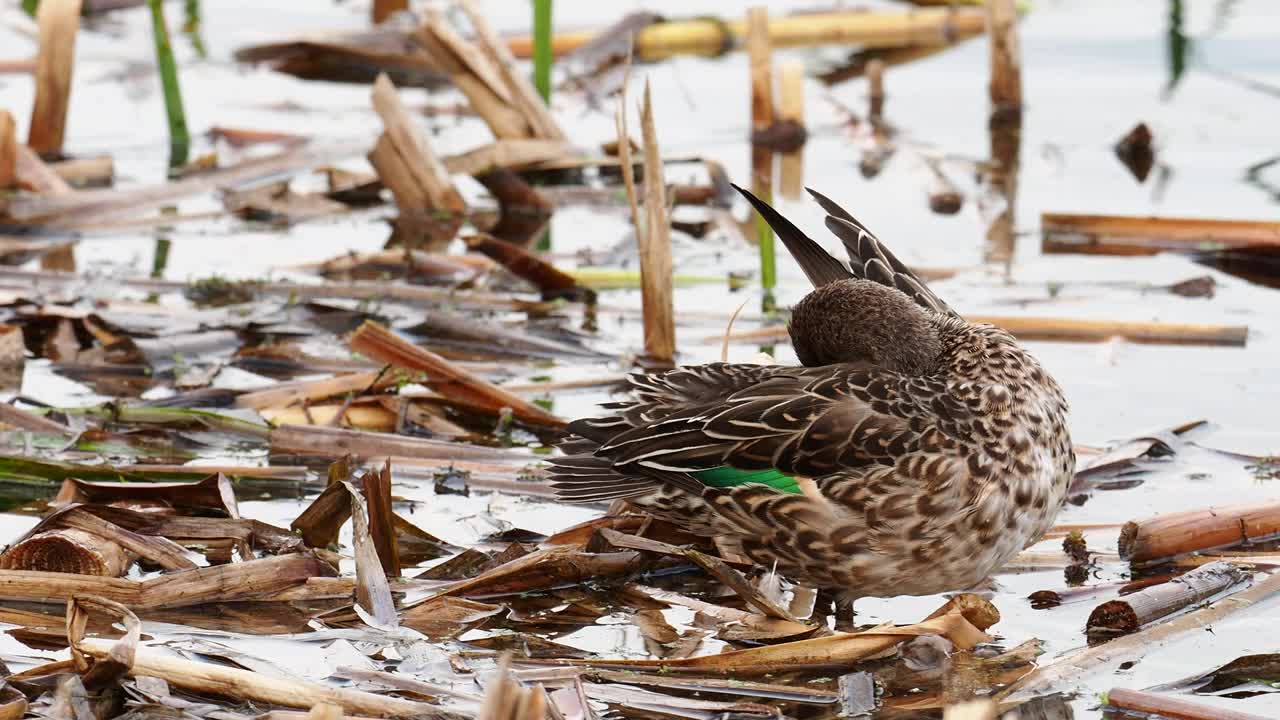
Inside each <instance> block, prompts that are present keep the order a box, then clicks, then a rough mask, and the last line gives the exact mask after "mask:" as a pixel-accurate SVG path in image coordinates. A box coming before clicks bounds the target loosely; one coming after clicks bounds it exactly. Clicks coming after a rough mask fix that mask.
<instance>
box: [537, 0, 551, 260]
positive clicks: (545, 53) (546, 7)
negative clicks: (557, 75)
mask: <svg viewBox="0 0 1280 720" xmlns="http://www.w3.org/2000/svg"><path fill="white" fill-rule="evenodd" d="M552 60H553V58H552V57H551V0H533V86H534V87H535V88H537V89H538V94H539V95H541V96H542V101H543V102H545V103H547V104H548V105H550V104H551V64H552ZM534 249H535V250H538V251H539V252H549V251H550V250H551V227H550V225H548V226H547V229H546V231H545V232H543V233H542V235H541V236H540V237H539V238H538V241H537V242H536V243H535V244H534Z"/></svg>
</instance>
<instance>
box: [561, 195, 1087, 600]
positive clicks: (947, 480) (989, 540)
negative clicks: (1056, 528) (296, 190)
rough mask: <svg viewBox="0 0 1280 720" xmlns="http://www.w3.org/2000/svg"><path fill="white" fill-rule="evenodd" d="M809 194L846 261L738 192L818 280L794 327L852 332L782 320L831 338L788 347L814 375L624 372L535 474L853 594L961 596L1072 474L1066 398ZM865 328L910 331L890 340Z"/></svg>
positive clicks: (1047, 507) (1015, 545)
mask: <svg viewBox="0 0 1280 720" xmlns="http://www.w3.org/2000/svg"><path fill="white" fill-rule="evenodd" d="M744 194H746V193H744ZM814 195H815V197H816V198H818V200H819V202H821V203H822V204H823V206H824V207H825V208H826V209H827V211H828V213H829V214H830V217H829V218H828V221H827V224H828V227H830V228H831V229H832V231H833V232H835V234H836V235H837V236H839V237H840V238H841V239H842V240H843V241H844V242H845V246H846V248H847V249H848V250H849V252H850V257H851V262H850V265H849V266H848V267H847V268H845V266H844V265H843V263H840V262H839V261H836V260H835V259H834V258H830V256H827V258H828V259H829V260H822V259H821V257H819V256H818V255H817V254H816V253H815V252H814V248H818V252H821V248H820V247H818V246H817V244H816V243H814V242H813V241H812V240H810V239H809V238H807V237H805V236H804V235H803V234H802V233H800V231H799V230H798V229H796V228H795V226H794V225H791V224H790V223H789V222H786V221H785V219H782V220H781V221H779V218H781V216H779V215H777V213H776V212H773V210H772V208H769V207H768V206H767V205H765V204H764V203H762V202H760V201H758V200H755V199H754V198H751V197H750V196H749V194H748V198H749V199H751V200H752V202H753V204H755V205H756V207H757V208H759V209H761V212H762V214H763V215H764V216H765V218H766V220H768V221H769V222H770V224H771V225H773V226H774V228H775V230H776V231H778V233H779V235H780V237H782V238H783V240H784V242H785V243H786V245H787V247H788V248H789V249H790V250H791V251H792V253H793V254H795V255H797V256H798V257H799V258H801V263H802V266H804V267H805V268H806V273H807V274H808V275H809V277H810V278H811V279H812V280H813V281H814V282H815V283H819V284H821V285H823V286H824V289H823V293H822V294H819V293H814V294H811V296H810V297H808V298H806V299H805V301H803V302H804V303H808V304H809V306H810V307H809V311H810V315H811V316H814V317H818V316H821V315H822V314H823V313H827V314H828V315H832V314H834V316H835V317H840V318H845V319H846V320H847V321H848V325H849V326H850V327H849V328H841V327H836V328H835V329H831V328H830V327H829V326H828V325H825V324H822V323H813V322H806V323H797V324H793V328H792V331H793V334H794V333H796V332H801V333H804V332H820V333H830V337H822V338H811V337H801V338H797V340H798V341H801V342H804V343H806V344H809V345H810V346H811V347H812V348H818V350H817V351H814V352H812V353H810V354H811V355H812V356H813V363H812V364H814V365H815V366H800V367H782V366H759V365H739V364H726V363H712V364H708V365H700V366H692V367H682V368H678V369H675V370H671V371H668V372H665V373H658V374H653V375H644V374H638V375H633V376H632V378H631V381H630V384H631V387H630V390H631V392H630V396H629V397H628V398H627V399H626V400H623V401H620V402H615V403H610V404H609V405H608V406H607V407H608V408H609V409H610V410H611V411H612V414H610V415H609V416H607V417H602V418H592V419H584V420H578V421H576V422H574V423H571V424H570V426H569V429H570V431H571V432H572V433H573V434H574V438H573V439H571V440H570V441H569V444H568V445H566V449H572V452H573V454H570V455H568V456H566V457H561V458H557V459H555V460H553V466H554V467H553V473H552V474H553V481H554V483H555V485H556V487H557V490H558V492H559V493H560V494H561V496H562V497H563V498H564V499H565V500H568V501H577V502H584V501H590V500H604V499H611V498H627V500H628V501H629V502H630V503H632V504H634V505H636V506H638V507H640V508H643V509H645V510H646V511H649V512H651V513H653V514H654V515H657V516H660V517H663V518H666V519H669V520H672V521H674V522H677V523H680V524H682V525H684V526H686V527H688V528H689V529H690V530H691V531H693V532H696V533H701V534H705V535H714V536H716V537H717V538H718V539H719V540H720V541H721V542H724V543H727V544H728V545H729V546H730V547H731V548H733V549H735V550H738V551H739V552H741V553H742V554H744V555H746V556H748V557H750V558H752V559H753V560H755V561H756V562H758V563H760V564H761V565H763V566H768V567H772V566H775V565H776V567H777V568H778V570H779V571H780V572H782V573H783V574H785V575H788V576H790V577H792V578H793V579H796V580H798V581H801V582H807V583H810V584H813V585H818V586H822V587H829V588H833V589H837V590H839V591H842V592H844V593H845V594H846V595H848V596H852V597H858V596H868V595H870V596H889V595H898V594H928V593H934V592H939V591H944V590H952V589H959V588H963V587H968V586H971V585H973V584H976V583H977V582H979V581H981V580H982V579H983V578H984V577H986V576H987V575H988V574H989V573H991V572H992V571H993V570H995V569H996V568H997V567H998V566H999V565H1001V564H1002V563H1004V562H1005V561H1007V560H1008V559H1009V558H1010V557H1012V556H1013V555H1014V554H1015V553H1017V552H1018V551H1019V550H1021V549H1022V548H1023V547H1025V546H1026V545H1027V544H1029V543H1030V542H1033V541H1034V540H1035V539H1037V538H1038V537H1039V536H1040V535H1041V534H1042V533H1043V532H1044V530H1046V529H1047V528H1048V527H1049V526H1050V525H1051V524H1052V523H1053V519H1054V517H1055V516H1056V514H1057V512H1058V510H1059V509H1060V508H1061V506H1062V503H1063V501H1064V498H1065V495H1066V489H1067V486H1068V484H1069V482H1070V478H1071V476H1072V472H1073V469H1074V457H1073V454H1072V449H1071V443H1070V439H1069V437H1068V433H1067V428H1066V413H1067V405H1066V401H1065V400H1064V398H1063V395H1062V392H1061V390H1060V388H1059V387H1058V385H1057V383H1055V382H1054V380H1053V379H1052V378H1051V377H1050V376H1049V375H1048V373H1046V372H1045V371H1044V370H1043V369H1042V368H1041V367H1040V365H1039V363H1038V362H1037V361H1036V360H1035V358H1033V357H1032V356H1031V355H1030V354H1028V353H1027V352H1026V351H1025V350H1024V349H1022V348H1021V347H1020V346H1018V344H1017V343H1016V342H1015V341H1014V340H1013V338H1012V337H1011V336H1009V335H1008V334H1007V333H1005V332H1003V331H1001V330H999V329H997V328H995V327H992V326H990V325H975V324H970V323H966V322H965V321H964V320H963V319H961V318H960V317H959V316H958V315H957V314H956V313H955V312H954V311H952V310H951V309H950V308H949V307H948V306H947V305H946V304H945V303H943V302H942V300H941V299H939V298H938V297H937V296H936V295H934V294H933V293H932V292H931V291H930V290H929V289H928V288H927V287H925V286H924V285H923V283H921V282H920V280H919V279H918V278H916V277H915V275H914V274H912V273H911V272H910V270H908V269H907V268H906V266H905V265H903V264H902V263H901V262H899V261H898V260H897V259H896V258H895V257H893V255H892V254H891V253H889V252H888V250H887V249H885V248H884V247H883V246H882V245H881V244H880V243H879V241H878V240H876V239H875V238H874V236H872V235H871V234H870V233H869V232H867V231H866V229H865V228H864V227H862V226H861V225H860V224H858V223H857V221H855V220H853V219H852V217H851V216H849V215H848V213H845V212H844V211H843V210H841V209H840V208H839V207H838V206H836V205H834V203H832V202H831V201H830V200H827V199H826V198H824V197H822V196H820V195H817V194H816V193H814ZM782 223H785V225H783V224H782ZM823 254H824V255H825V253H823ZM837 267H839V268H842V269H844V270H845V271H846V272H847V275H846V276H842V277H837V275H840V274H841V273H838V272H837V270H836V268H837ZM828 285H829V286H830V287H829V288H828V287H826V286H828ZM904 296H905V297H906V298H910V300H911V301H912V302H905V303H903V302H899V298H903V297H904ZM851 303H853V304H855V305H857V307H854V306H853V305H851ZM867 303H871V307H870V308H868V307H866V304H867ZM873 323H887V324H888V327H889V328H891V329H892V328H896V329H897V330H899V331H905V329H906V328H912V329H911V330H909V331H905V332H899V333H898V334H897V335H895V333H894V332H884V329H885V328H883V327H880V326H879V325H872V324H873ZM845 333H849V337H850V338H851V339H850V340H849V341H848V342H845V341H844V340H842V339H841V337H842V336H843V335H844V334H845ZM907 334H909V335H911V336H903V335H907ZM890 342H892V343H908V344H912V349H913V350H919V352H912V353H903V352H896V350H900V348H892V347H887V346H886V344H887V343H890ZM817 363H821V364H817ZM752 473H764V475H763V476H761V475H756V476H753V475H752ZM783 476H789V477H792V478H799V479H811V480H812V481H813V483H812V485H811V486H810V487H811V491H809V492H805V493H803V494H801V493H796V492H791V491H790V490H793V488H791V487H789V486H788V485H787V483H785V482H781V481H779V478H780V477H783ZM753 477H754V478H755V480H753ZM735 478H737V480H735ZM762 479H767V480H768V482H760V481H759V480H762Z"/></svg>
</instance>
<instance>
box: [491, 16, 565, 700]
mask: <svg viewBox="0 0 1280 720" xmlns="http://www.w3.org/2000/svg"><path fill="white" fill-rule="evenodd" d="M534 2H535V3H539V2H546V3H547V4H548V5H550V4H551V1H550V0H534ZM476 718H477V720H546V718H547V693H546V691H545V690H543V688H542V686H541V685H535V686H534V687H525V686H523V685H521V684H520V681H518V680H516V679H515V677H514V676H512V674H511V653H510V652H505V653H503V654H502V656H501V657H500V658H499V659H498V670H497V672H496V673H495V676H494V677H493V678H492V679H491V680H490V681H489V683H488V685H486V686H485V688H484V703H483V704H482V705H481V706H480V711H479V713H477V715H476Z"/></svg>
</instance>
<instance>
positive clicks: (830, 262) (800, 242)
mask: <svg viewBox="0 0 1280 720" xmlns="http://www.w3.org/2000/svg"><path fill="white" fill-rule="evenodd" d="M730 184H731V185H732V183H730ZM733 189H734V190H737V191H738V192H740V193H742V196H743V197H745V198H746V199H747V202H749V203H751V206H752V207H754V208H755V209H756V212H758V213H760V217H762V218H764V221H765V222H767V223H769V227H771V228H773V232H774V233H775V234H777V236H778V238H779V239H781V240H782V244H783V245H786V246H787V252H789V253H791V257H793V258H795V259H796V263H798V264H799V265H800V269H801V270H803V271H804V274H805V277H807V278H809V282H811V283H813V286H814V287H820V286H822V285H826V284H827V283H830V282H835V281H836V280H848V279H851V278H855V277H858V276H857V275H855V274H853V273H852V272H851V271H850V270H849V268H848V266H846V265H845V264H844V263H842V262H840V261H839V260H838V259H836V258H835V257H832V255H831V253H829V252H827V251H826V250H824V249H823V248H822V246H821V245H819V244H818V243H816V242H814V240H813V238H811V237H809V236H808V235H805V234H804V233H803V232H802V231H801V230H800V228H798V227H796V226H795V224H794V223H792V222H791V221H790V220H788V219H786V218H785V217H783V216H782V214H781V213H779V212H778V211H777V210H774V209H773V207H771V206H770V205H769V203H767V202H765V201H763V200H761V199H760V198H758V197H756V196H755V195H752V194H751V193H750V192H747V191H746V190H743V189H742V188H740V187H738V186H737V185H733Z"/></svg>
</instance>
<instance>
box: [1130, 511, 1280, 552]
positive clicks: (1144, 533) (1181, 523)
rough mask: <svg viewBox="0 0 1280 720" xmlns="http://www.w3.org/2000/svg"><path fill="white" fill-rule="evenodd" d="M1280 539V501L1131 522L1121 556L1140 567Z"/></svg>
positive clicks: (1169, 514) (1189, 512)
mask: <svg viewBox="0 0 1280 720" xmlns="http://www.w3.org/2000/svg"><path fill="white" fill-rule="evenodd" d="M1277 536H1280V500H1276V501H1271V502H1266V503H1254V504H1247V505H1229V506H1225V507H1215V508H1202V509H1199V510H1187V511H1184V512H1176V513H1168V514H1165V515H1158V516H1156V517H1154V518H1150V519H1147V520H1141V521H1130V522H1127V523H1125V524H1124V527H1123V528H1121V530H1120V545H1119V550H1120V557H1121V558H1123V559H1125V560H1128V561H1129V562H1130V563H1133V564H1136V565H1142V564H1150V563H1155V562H1161V561H1164V560H1168V559H1169V558H1173V557H1176V556H1178V555H1185V554H1187V553H1193V552H1201V551H1206V550H1216V549H1221V548H1229V547H1235V546H1237V545H1243V544H1248V543H1252V542H1260V541H1264V540H1270V539H1272V538H1275V537H1277Z"/></svg>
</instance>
